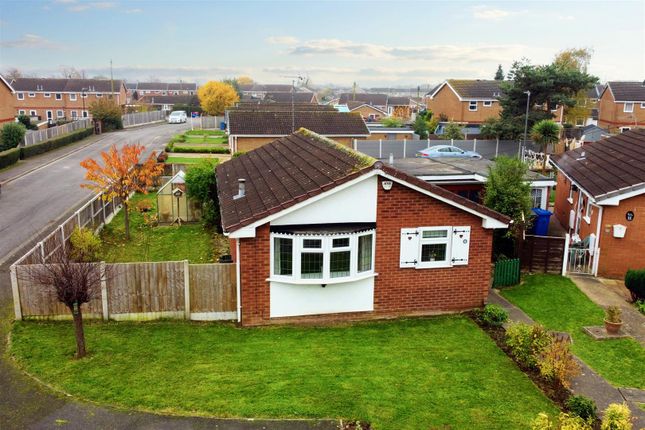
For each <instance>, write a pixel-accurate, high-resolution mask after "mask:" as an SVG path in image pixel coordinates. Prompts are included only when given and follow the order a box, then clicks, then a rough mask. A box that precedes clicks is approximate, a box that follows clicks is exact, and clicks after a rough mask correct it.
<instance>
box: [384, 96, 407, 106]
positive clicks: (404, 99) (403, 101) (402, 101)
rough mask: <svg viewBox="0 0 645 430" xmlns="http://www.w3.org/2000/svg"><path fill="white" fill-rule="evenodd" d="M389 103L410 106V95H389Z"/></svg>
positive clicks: (390, 104)
mask: <svg viewBox="0 0 645 430" xmlns="http://www.w3.org/2000/svg"><path fill="white" fill-rule="evenodd" d="M387 104H388V105H389V106H409V105H410V97H389V98H388V99H387Z"/></svg>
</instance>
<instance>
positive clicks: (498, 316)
mask: <svg viewBox="0 0 645 430" xmlns="http://www.w3.org/2000/svg"><path fill="white" fill-rule="evenodd" d="M475 316H476V317H477V319H478V320H479V321H480V322H481V323H482V324H484V325H487V326H489V327H500V326H501V325H502V324H504V323H505V322H506V321H508V312H506V310H505V309H504V308H502V307H501V306H498V305H486V306H484V309H478V310H477V311H475Z"/></svg>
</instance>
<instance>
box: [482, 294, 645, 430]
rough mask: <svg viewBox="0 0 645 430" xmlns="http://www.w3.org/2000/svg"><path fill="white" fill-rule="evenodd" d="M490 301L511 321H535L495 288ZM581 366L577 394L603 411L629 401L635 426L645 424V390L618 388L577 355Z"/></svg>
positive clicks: (573, 388) (573, 387)
mask: <svg viewBox="0 0 645 430" xmlns="http://www.w3.org/2000/svg"><path fill="white" fill-rule="evenodd" d="M488 303H491V304H496V305H499V306H502V307H503V308H504V309H506V310H507V311H508V314H509V319H510V320H511V321H519V322H524V323H529V324H532V323H533V322H534V321H533V319H531V317H529V316H528V315H527V314H526V313H524V312H523V311H522V310H521V309H520V308H518V307H517V306H515V305H514V304H512V303H511V302H509V301H508V300H506V299H505V298H504V297H502V296H501V295H500V294H499V292H498V291H497V290H495V289H491V292H490V294H489V296H488ZM576 359H577V360H578V363H579V364H580V367H581V373H580V375H579V376H577V377H576V378H575V379H574V380H573V382H572V384H571V390H572V391H573V392H574V393H575V394H582V395H583V396H586V397H589V398H591V399H593V401H594V402H596V406H597V407H598V411H600V412H602V411H603V410H605V408H607V406H609V404H610V403H623V402H625V401H626V402H627V403H628V404H629V408H630V409H631V411H632V415H633V416H634V418H635V421H634V428H635V429H640V428H642V427H643V426H645V411H643V410H642V409H640V408H639V407H638V404H637V403H636V402H640V401H641V400H639V399H642V397H641V396H642V395H643V390H634V389H630V390H627V389H618V388H615V387H614V386H612V385H611V384H610V383H609V382H607V381H606V380H605V379H604V378H603V377H602V376H600V375H599V374H597V373H596V372H594V371H593V370H592V369H591V368H590V367H589V366H587V365H586V364H585V363H584V362H583V361H582V360H580V359H579V358H577V357H576Z"/></svg>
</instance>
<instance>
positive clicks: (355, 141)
mask: <svg viewBox="0 0 645 430" xmlns="http://www.w3.org/2000/svg"><path fill="white" fill-rule="evenodd" d="M354 151H358V139H354Z"/></svg>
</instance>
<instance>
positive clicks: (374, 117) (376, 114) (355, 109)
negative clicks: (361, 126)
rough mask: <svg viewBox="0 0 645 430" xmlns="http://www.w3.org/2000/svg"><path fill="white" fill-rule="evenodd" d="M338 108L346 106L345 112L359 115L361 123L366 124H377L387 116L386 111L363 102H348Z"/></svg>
mask: <svg viewBox="0 0 645 430" xmlns="http://www.w3.org/2000/svg"><path fill="white" fill-rule="evenodd" d="M338 106H347V110H348V111H349V112H352V113H355V114H359V115H360V116H361V118H363V121H365V122H367V123H370V122H379V121H380V120H382V119H383V118H385V117H387V116H388V115H387V112H386V111H384V110H382V109H381V108H378V107H376V106H374V105H371V104H369V103H365V102H360V101H352V100H350V101H348V102H347V104H346V105H338Z"/></svg>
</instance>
